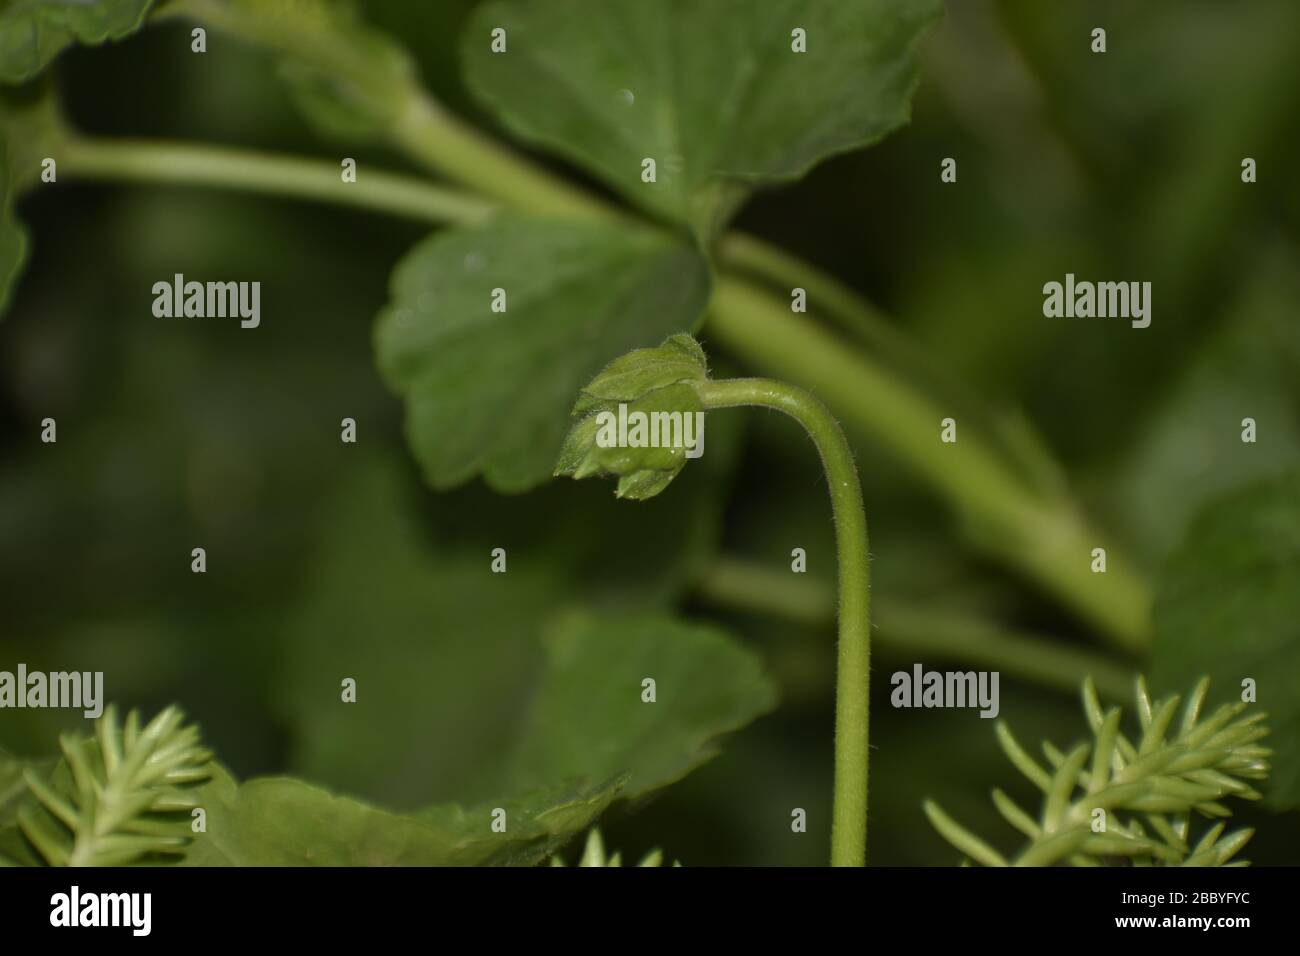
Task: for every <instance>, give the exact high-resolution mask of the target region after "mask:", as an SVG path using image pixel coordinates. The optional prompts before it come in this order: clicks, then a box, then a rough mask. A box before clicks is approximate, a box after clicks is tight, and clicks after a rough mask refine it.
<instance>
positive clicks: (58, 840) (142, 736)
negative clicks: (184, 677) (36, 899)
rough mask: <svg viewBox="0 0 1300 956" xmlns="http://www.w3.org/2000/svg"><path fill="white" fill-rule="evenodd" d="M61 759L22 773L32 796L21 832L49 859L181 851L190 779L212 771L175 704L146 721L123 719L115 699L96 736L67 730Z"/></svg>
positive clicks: (122, 858)
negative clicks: (45, 770) (47, 770)
mask: <svg viewBox="0 0 1300 956" xmlns="http://www.w3.org/2000/svg"><path fill="white" fill-rule="evenodd" d="M59 744H60V747H61V748H62V750H63V760H62V761H61V762H60V763H59V764H58V766H56V767H55V769H54V770H53V772H52V773H51V774H50V775H49V776H48V777H47V776H42V775H41V774H39V773H37V772H36V771H34V770H28V771H27V772H26V774H25V775H24V780H25V782H26V784H27V789H28V790H29V792H30V793H31V795H32V797H33V799H32V800H31V801H30V802H29V803H28V804H27V805H26V806H24V807H22V808H21V809H20V810H19V811H18V823H19V826H20V827H21V829H22V832H23V835H24V836H25V837H26V838H27V839H28V841H30V843H31V844H32V846H33V847H35V849H36V850H37V852H39V853H40V855H41V856H42V857H43V858H44V859H45V861H46V862H47V863H49V864H50V865H51V866H124V865H127V864H129V863H135V862H138V861H140V860H142V859H144V858H146V857H151V856H154V855H156V854H163V855H172V854H178V853H183V852H184V849H185V847H186V845H187V844H188V843H189V838H188V833H189V827H188V826H187V824H188V823H189V818H190V811H191V810H193V809H194V807H195V806H197V804H196V802H195V799H194V796H193V793H192V792H190V790H189V789H188V788H189V785H192V784H196V783H199V782H201V781H204V780H206V779H207V778H208V777H209V776H210V775H211V770H210V766H209V761H210V759H211V753H210V752H209V751H208V750H206V749H205V748H204V747H203V746H202V745H201V744H200V741H199V731H198V728H197V727H195V726H194V725H193V724H190V725H185V724H184V715H183V714H182V713H181V711H180V710H179V709H177V708H175V707H169V708H167V709H166V710H164V711H162V713H160V714H158V716H156V717H155V718H154V719H153V720H151V721H150V722H149V723H148V725H146V726H145V727H143V728H141V726H140V715H139V713H138V712H137V711H131V713H130V714H129V715H128V716H127V718H126V723H125V725H123V724H122V723H121V722H120V721H119V720H118V716H117V711H116V710H115V708H113V707H112V706H110V707H108V708H107V709H106V710H105V712H104V715H103V716H102V717H101V718H100V719H99V721H98V726H97V727H96V733H95V735H94V736H93V737H86V736H77V735H73V734H65V735H64V736H63V737H61V738H60V740H59Z"/></svg>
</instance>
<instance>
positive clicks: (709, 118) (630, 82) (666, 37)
mask: <svg viewBox="0 0 1300 956" xmlns="http://www.w3.org/2000/svg"><path fill="white" fill-rule="evenodd" d="M941 9H942V5H941V3H940V2H939V0H842V2H828V0H765V2H764V3H763V5H762V10H761V14H760V13H759V12H757V11H756V10H755V7H754V3H753V0H709V2H700V0H664V2H660V3H646V2H644V0H566V2H564V3H561V4H541V3H531V4H530V3H515V2H492V3H487V4H485V5H484V6H483V7H482V8H480V10H479V11H478V13H477V14H476V15H475V17H474V18H473V19H472V20H471V21H470V24H469V27H468V29H467V30H466V32H465V35H464V39H463V58H464V61H465V66H466V71H467V82H468V83H469V85H470V87H471V89H472V90H473V91H474V92H475V93H476V94H477V95H478V96H479V98H480V99H481V100H483V101H484V102H485V103H486V104H487V105H488V106H490V107H491V108H493V109H494V110H495V111H496V112H497V113H498V114H499V115H500V117H501V119H502V121H503V122H504V123H505V125H506V126H507V127H508V128H509V129H510V130H511V132H513V133H515V134H516V135H518V136H520V137H522V138H524V139H526V140H528V141H530V142H533V143H536V144H538V145H540V146H542V147H544V148H547V149H550V150H553V151H554V152H557V153H559V154H561V155H564V156H566V157H568V158H569V159H571V160H573V161H574V162H576V163H578V164H579V165H581V166H582V167H584V168H585V169H586V170H588V171H589V172H591V173H593V174H595V175H596V176H598V177H600V178H601V179H603V180H604V181H605V182H607V183H608V184H609V185H611V186H612V187H613V188H614V189H615V190H616V191H618V192H620V193H622V194H623V195H624V196H626V197H627V198H628V199H630V200H631V201H632V202H633V203H635V204H637V205H638V206H641V207H642V208H644V209H647V210H649V211H651V212H653V213H655V214H657V215H661V216H663V217H666V218H669V219H672V220H676V221H679V222H689V223H691V224H692V225H694V226H695V227H696V228H697V229H698V230H699V231H700V232H701V233H702V234H705V235H708V234H711V233H712V230H713V229H714V228H715V227H716V226H717V225H719V224H721V223H722V222H723V221H725V219H726V218H727V217H728V215H729V214H730V213H731V212H732V211H733V210H734V209H735V208H736V207H737V206H738V205H739V203H740V202H741V201H742V199H743V198H744V196H745V194H746V193H747V192H748V190H749V189H752V188H757V187H761V186H764V185H770V184H772V183H779V182H782V181H788V180H792V179H797V178H799V177H800V176H802V175H804V173H806V172H807V171H808V170H809V169H810V168H811V167H812V166H813V165H815V164H816V163H818V162H819V161H821V160H823V159H825V158H827V157H828V156H832V155H835V154H837V153H842V152H845V151H848V150H852V149H857V148H859V147H862V146H867V145H869V144H871V143H874V142H876V141H877V140H880V139H881V138H883V137H884V136H886V135H888V134H889V133H890V132H892V131H893V130H895V129H897V128H898V127H899V126H901V125H903V124H904V123H905V122H906V121H907V119H908V117H909V108H910V107H909V101H910V99H911V95H912V91H913V89H914V87H915V85H916V78H917V67H916V58H915V56H914V55H913V48H914V46H915V45H916V43H917V40H918V38H919V37H920V36H921V35H922V34H923V33H924V32H925V30H926V28H927V27H929V25H930V24H931V23H933V22H934V21H935V19H936V18H937V17H938V16H939V13H940V11H941ZM498 28H501V29H504V30H505V31H506V37H507V48H506V52H504V53H494V52H492V47H491V35H492V31H493V30H494V29H498ZM795 29H802V30H804V31H805V33H806V37H807V52H806V53H796V52H794V50H793V49H792V46H793V42H792V31H794V30H795ZM647 158H650V159H654V160H655V163H656V167H657V170H656V174H657V179H656V181H655V182H653V183H647V182H643V180H642V162H643V160H645V159H647Z"/></svg>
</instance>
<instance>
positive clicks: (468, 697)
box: [276, 432, 730, 808]
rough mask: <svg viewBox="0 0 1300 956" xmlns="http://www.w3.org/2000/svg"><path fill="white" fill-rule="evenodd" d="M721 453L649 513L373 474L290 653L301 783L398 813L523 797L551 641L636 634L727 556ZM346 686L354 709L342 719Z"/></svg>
mask: <svg viewBox="0 0 1300 956" xmlns="http://www.w3.org/2000/svg"><path fill="white" fill-rule="evenodd" d="M721 436H722V433H721V432H719V433H718V434H717V435H715V436H714V443H715V446H716V447H714V448H713V453H711V454H710V455H708V456H705V458H704V459H702V460H701V461H700V462H699V463H698V464H699V466H700V467H696V468H692V469H691V472H690V474H689V475H686V476H684V477H683V479H682V486H681V487H680V488H679V489H677V493H675V494H674V495H673V496H672V499H671V500H668V499H665V500H663V501H654V502H648V503H646V504H644V505H642V506H640V507H636V508H631V507H628V506H627V505H625V504H621V503H620V502H617V501H615V500H614V499H613V497H612V496H609V495H608V494H607V493H606V492H605V490H604V489H602V488H601V487H599V486H594V485H588V484H576V483H571V482H564V483H557V484H556V485H553V486H551V487H548V488H546V489H542V490H539V491H537V492H534V493H533V494H532V495H529V496H527V497H521V498H507V499H502V498H500V497H499V496H495V495H493V494H491V492H489V491H488V490H487V489H484V488H482V487H476V488H471V489H465V490H463V491H459V492H456V493H455V494H453V495H438V496H429V495H427V494H423V493H422V489H421V487H420V485H419V484H418V483H417V482H416V480H415V476H414V475H410V476H406V475H403V474H402V473H400V472H399V471H398V469H396V468H395V467H393V466H392V465H391V464H390V463H389V462H388V461H387V460H386V459H384V460H380V461H363V462H362V464H361V465H360V466H359V469H358V471H357V472H356V473H355V474H354V475H352V476H350V477H349V480H346V481H345V482H343V484H342V485H341V486H340V487H339V489H338V493H337V495H336V496H334V497H331V498H329V499H327V500H325V501H324V502H322V510H323V511H324V513H326V514H327V515H329V520H328V522H327V524H326V525H325V526H324V528H323V529H322V531H321V532H320V536H319V538H318V539H317V543H316V545H315V548H314V551H315V553H316V554H317V555H319V557H318V558H317V559H316V560H315V561H314V562H313V564H312V566H311V567H310V568H309V570H308V572H307V575H306V580H305V582H304V586H303V590H302V592H301V595H300V597H299V598H298V601H297V606H298V610H296V611H294V612H293V613H292V614H291V616H290V619H289V622H288V625H287V627H286V629H285V632H284V635H283V637H282V638H281V639H280V640H279V642H278V643H280V645H281V646H282V647H283V660H284V671H283V674H282V676H280V677H279V678H278V680H276V684H277V686H283V687H284V688H285V691H284V693H283V695H282V696H281V698H280V700H281V714H282V716H283V719H284V721H285V722H286V723H287V724H288V726H289V728H290V730H291V733H292V739H293V740H294V742H295V743H294V745H293V747H292V749H291V753H290V763H289V770H290V771H291V772H293V773H295V774H299V775H302V776H305V777H308V778H310V779H313V780H319V781H322V782H324V783H326V784H328V785H330V786H334V787H338V788H340V789H343V790H345V791H347V792H350V793H354V794H357V795H359V796H363V797H365V798H368V799H373V800H376V801H378V802H380V803H382V804H383V805H385V806H391V807H397V808H410V807H414V806H419V805H422V804H426V803H429V802H432V801H443V800H457V801H460V802H463V803H473V802H476V801H478V800H480V799H488V798H490V797H492V796H494V795H498V794H500V793H502V792H511V793H513V792H517V791H518V789H519V787H518V786H517V781H516V780H515V779H514V778H512V776H511V774H510V773H509V772H508V769H509V768H508V765H509V764H510V763H511V762H512V760H513V759H514V758H515V756H516V754H517V751H518V744H517V742H518V740H519V738H520V736H521V735H522V733H523V728H525V727H526V726H527V724H528V721H529V720H530V716H531V715H532V714H533V712H534V711H533V707H534V703H535V701H536V700H537V696H538V694H539V692H540V691H541V690H542V687H543V685H544V680H545V674H546V673H547V670H546V668H547V664H546V650H545V647H544V644H543V636H544V634H545V633H546V632H547V630H548V628H549V626H550V625H551V623H552V622H553V621H554V620H556V618H557V616H558V615H562V614H564V613H565V612H566V610H567V609H569V608H571V607H572V606H573V605H575V604H583V605H593V606H599V607H601V608H604V609H606V610H607V611H609V612H611V613H612V612H614V611H617V614H614V616H615V617H616V618H618V620H620V621H621V620H625V619H627V620H637V619H638V618H639V616H640V615H641V614H643V613H646V612H653V611H655V610H656V609H658V608H662V607H664V606H666V605H668V606H671V605H672V604H674V603H675V602H676V601H678V600H679V599H680V598H681V596H682V595H683V593H684V591H685V589H686V587H687V586H688V583H689V581H690V580H691V578H692V575H693V574H697V573H698V571H699V569H700V568H701V567H702V566H703V565H704V564H705V563H706V562H707V561H708V560H709V558H710V556H711V555H712V554H713V553H714V551H715V548H716V536H717V533H718V525H719V521H720V508H721V495H722V490H723V486H722V481H721V480H720V479H723V478H725V477H726V476H727V475H728V474H729V473H730V468H729V467H727V461H726V456H725V454H722V455H716V454H715V453H724V452H725V445H724V444H723V443H722V442H721V441H720V439H721ZM421 499H427V501H422V500H421ZM575 527H581V528H583V533H582V534H574V533H573V529H574V528H575ZM633 542H634V543H635V546H634V547H633V546H630V544H631V543H633ZM495 547H501V548H504V549H505V551H506V561H507V563H506V565H505V567H506V572H505V573H494V572H493V571H492V568H491V565H492V550H493V548H495ZM615 633H616V634H617V633H621V630H618V628H617V626H616V627H615ZM697 663H698V665H699V666H701V667H702V668H703V678H704V679H709V680H717V681H718V682H720V683H722V684H724V685H725V684H726V682H727V680H728V676H727V675H726V674H714V673H713V672H712V671H711V670H709V668H708V662H707V661H700V662H697ZM344 677H352V678H354V679H355V680H356V681H357V695H358V697H357V703H356V704H355V705H352V704H347V705H345V704H342V703H341V702H340V682H341V680H342V678H344ZM639 680H640V678H639V677H638V678H637V681H638V686H639ZM411 728H419V732H418V733H412V732H411ZM622 769H632V768H616V769H610V770H609V772H608V773H606V772H605V771H604V770H603V769H602V770H600V771H599V772H593V773H591V774H585V773H584V774H583V775H587V776H591V777H593V779H594V778H600V779H603V778H605V777H610V776H613V775H614V774H615V773H618V772H621V770H622ZM566 775H569V776H572V775H574V774H573V772H572V771H571V769H570V768H563V769H562V770H558V771H557V772H556V774H554V775H548V779H537V778H533V779H532V780H530V781H528V783H529V785H534V784H536V785H550V784H553V783H555V781H556V780H558V779H561V778H563V777H564V776H566Z"/></svg>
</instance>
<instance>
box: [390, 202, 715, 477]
mask: <svg viewBox="0 0 1300 956" xmlns="http://www.w3.org/2000/svg"><path fill="white" fill-rule="evenodd" d="M497 289H500V290H502V291H503V293H504V295H505V296H506V298H505V299H504V304H503V305H498V309H504V311H493V303H494V296H495V293H494V290H497ZM708 294H709V276H708V270H707V267H706V266H705V263H704V261H703V259H701V258H700V256H699V255H698V254H697V253H696V252H694V251H693V250H691V249H690V248H688V247H687V246H685V245H681V244H677V243H675V242H674V241H672V240H671V239H669V238H667V237H664V236H661V235H658V234H656V233H653V232H650V231H641V230H637V229H634V228H632V227H628V226H610V225H592V224H578V223H564V222H548V221H540V220H523V219H507V220H500V221H496V222H493V223H489V224H488V225H486V226H482V227H478V228H473V229H456V230H453V231H451V232H445V233H440V234H436V235H434V236H432V237H430V238H429V239H427V240H425V241H424V242H423V243H421V244H420V245H418V246H416V247H415V249H413V250H412V251H411V252H410V253H409V254H408V255H407V256H406V257H405V258H404V259H403V260H402V261H401V262H400V263H399V264H398V266H397V269H396V271H395V272H394V273H393V281H392V289H391V293H390V301H389V304H388V305H387V306H386V307H385V309H384V310H383V312H382V313H381V314H380V316H379V321H378V325H377V328H376V332H375V341H376V348H377V352H378V362H379V367H380V371H381V372H382V373H383V375H384V378H385V379H386V381H387V382H388V383H389V385H390V386H391V387H392V388H393V389H394V390H395V391H397V392H398V393H400V394H401V395H402V396H403V397H404V398H405V400H406V412H407V423H406V433H407V437H408V440H409V442H410V444H411V447H412V449H413V450H414V453H415V456H416V458H417V459H418V460H419V461H420V464H421V465H422V466H423V469H424V473H425V476H426V478H427V480H428V481H429V483H430V484H431V485H432V486H433V487H434V488H440V489H441V488H449V487H452V486H454V485H458V484H460V483H461V482H463V481H466V480H467V479H469V478H470V477H472V476H473V475H475V474H476V473H479V472H482V473H483V475H484V477H485V478H486V480H487V482H488V484H490V485H491V486H492V487H494V488H496V489H497V490H500V491H522V490H525V489H527V488H529V487H532V486H534V485H537V484H539V483H541V482H543V481H545V480H546V479H548V478H550V477H551V472H552V469H553V468H554V466H555V459H556V454H557V453H558V451H559V449H560V444H561V442H562V441H563V438H564V434H565V431H566V429H567V425H568V413H569V407H570V404H571V403H572V401H573V396H575V395H576V394H577V393H578V390H579V389H580V388H581V387H582V386H583V385H585V384H587V382H588V381H589V380H590V379H591V377H592V376H593V375H595V374H596V373H597V372H598V371H600V369H601V367H602V366H604V364H605V363H606V362H608V361H609V360H610V359H612V358H614V357H616V356H618V355H621V354H622V353H624V352H626V351H628V350H629V349H633V348H636V347H637V346H645V345H653V344H657V343H658V342H659V341H661V340H662V339H663V338H664V337H665V336H666V335H668V334H670V333H672V332H678V331H682V330H690V329H693V328H694V327H695V325H696V324H697V323H698V321H699V319H700V316H701V314H702V312H703V310H704V306H705V303H706V301H707V299H708Z"/></svg>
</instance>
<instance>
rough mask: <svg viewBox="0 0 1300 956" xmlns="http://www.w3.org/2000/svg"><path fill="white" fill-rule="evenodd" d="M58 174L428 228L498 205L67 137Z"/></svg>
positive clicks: (302, 164) (319, 168)
mask: <svg viewBox="0 0 1300 956" xmlns="http://www.w3.org/2000/svg"><path fill="white" fill-rule="evenodd" d="M58 155H59V172H61V173H66V174H68V175H70V176H72V177H73V178H80V179H91V180H117V181H127V182H130V181H135V182H144V183H149V184H151V185H153V184H157V183H173V184H176V185H195V186H209V187H216V188H219V189H239V190H245V191H248V192H255V193H267V194H271V195H277V196H294V197H297V198H301V199H312V200H319V201H322V202H329V203H337V204H339V205H345V206H356V207H360V208H364V209H372V210H375V211H377V212H383V213H389V214H391V215H396V216H405V217H409V218H412V219H419V220H423V221H425V222H432V223H438V224H442V223H449V222H455V223H467V222H478V221H481V220H483V219H486V218H487V217H489V216H491V215H492V214H493V212H494V211H495V209H496V207H495V206H494V205H493V204H492V203H490V202H488V201H487V200H483V199H479V198H478V197H476V196H472V195H467V194H465V193H460V192H456V191H454V190H451V189H445V188H442V187H440V186H435V185H432V184H430V183H428V182H426V181H425V180H423V179H418V178H416V177H413V176H402V175H398V174H394V173H386V172H380V171H377V170H371V169H368V168H365V167H362V168H361V169H360V170H359V171H358V172H357V178H356V182H348V183H345V182H343V180H342V177H341V175H340V167H339V165H338V164H337V163H333V162H330V161H329V160H318V159H300V158H298V157H296V156H282V155H277V154H274V153H261V152H254V151H250V150H244V149H229V148H225V147H220V146H209V145H206V144H194V145H191V144H187V143H169V142H161V141H156V140H153V141H151V140H111V141H108V140H99V139H87V138H71V139H69V140H67V141H66V142H64V143H63V144H62V145H61V148H60V150H59V154H58Z"/></svg>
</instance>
